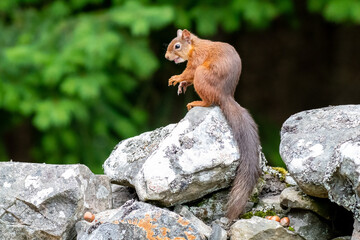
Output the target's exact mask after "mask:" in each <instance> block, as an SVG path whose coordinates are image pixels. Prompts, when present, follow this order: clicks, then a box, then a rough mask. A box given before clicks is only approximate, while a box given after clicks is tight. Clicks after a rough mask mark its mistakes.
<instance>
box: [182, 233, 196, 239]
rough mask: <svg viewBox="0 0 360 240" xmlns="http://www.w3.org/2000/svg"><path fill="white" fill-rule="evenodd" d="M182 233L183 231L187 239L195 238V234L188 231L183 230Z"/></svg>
mask: <svg viewBox="0 0 360 240" xmlns="http://www.w3.org/2000/svg"><path fill="white" fill-rule="evenodd" d="M184 233H185V235H186V237H187V239H188V240H194V239H196V236H194V235H192V234H190V233H188V232H184Z"/></svg>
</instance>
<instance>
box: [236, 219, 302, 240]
mask: <svg viewBox="0 0 360 240" xmlns="http://www.w3.org/2000/svg"><path fill="white" fill-rule="evenodd" d="M230 239H231V240H239V239H241V240H264V239H266V240H278V239H282V240H304V238H302V237H300V236H299V235H298V234H296V233H294V232H291V231H289V230H287V229H286V228H284V227H282V226H281V225H280V223H278V222H276V221H273V220H267V219H264V218H260V217H255V216H254V217H252V218H250V219H241V220H238V221H237V222H235V223H234V224H233V225H232V226H231V229H230Z"/></svg>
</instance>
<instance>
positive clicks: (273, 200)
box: [253, 194, 285, 215]
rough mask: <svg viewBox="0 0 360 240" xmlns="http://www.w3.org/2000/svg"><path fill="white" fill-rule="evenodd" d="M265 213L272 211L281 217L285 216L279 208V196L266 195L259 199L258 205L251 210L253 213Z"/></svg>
mask: <svg viewBox="0 0 360 240" xmlns="http://www.w3.org/2000/svg"><path fill="white" fill-rule="evenodd" d="M258 211H260V212H267V211H273V212H275V213H276V214H279V215H283V214H285V211H284V209H282V208H281V206H280V194H278V195H268V196H265V197H262V198H260V199H259V202H258V204H257V205H256V207H255V208H254V209H253V212H258Z"/></svg>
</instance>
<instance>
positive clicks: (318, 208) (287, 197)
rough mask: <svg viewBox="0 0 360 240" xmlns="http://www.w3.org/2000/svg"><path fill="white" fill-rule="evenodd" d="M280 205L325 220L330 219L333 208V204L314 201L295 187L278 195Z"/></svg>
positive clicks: (325, 201) (326, 201) (323, 200)
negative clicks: (305, 211)
mask: <svg viewBox="0 0 360 240" xmlns="http://www.w3.org/2000/svg"><path fill="white" fill-rule="evenodd" d="M280 203H281V205H282V206H284V207H286V208H290V209H292V208H295V209H303V210H310V211H312V212H314V213H317V214H319V215H320V216H322V217H323V218H325V219H327V220H330V219H331V213H332V209H333V207H334V203H331V202H330V201H329V200H328V199H321V198H318V199H314V198H312V197H310V196H308V195H306V194H305V193H303V192H302V191H300V190H299V189H298V188H297V187H289V188H286V189H284V191H282V193H281V195H280ZM335 207H336V205H335Z"/></svg>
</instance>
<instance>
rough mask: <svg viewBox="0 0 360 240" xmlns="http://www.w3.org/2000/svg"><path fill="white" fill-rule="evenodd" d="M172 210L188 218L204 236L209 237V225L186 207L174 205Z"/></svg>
mask: <svg viewBox="0 0 360 240" xmlns="http://www.w3.org/2000/svg"><path fill="white" fill-rule="evenodd" d="M174 212H175V213H177V214H179V215H180V216H182V217H184V218H186V219H188V220H189V221H190V222H191V223H192V224H193V225H194V226H195V228H196V229H198V231H199V232H200V233H201V234H202V235H204V236H205V237H206V238H209V237H210V235H211V231H212V229H211V227H209V226H208V225H206V224H205V223H204V222H203V221H201V220H200V219H199V218H197V217H196V216H195V215H194V214H193V213H192V212H190V211H189V209H188V208H187V207H184V206H180V205H179V206H177V207H175V209H174Z"/></svg>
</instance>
